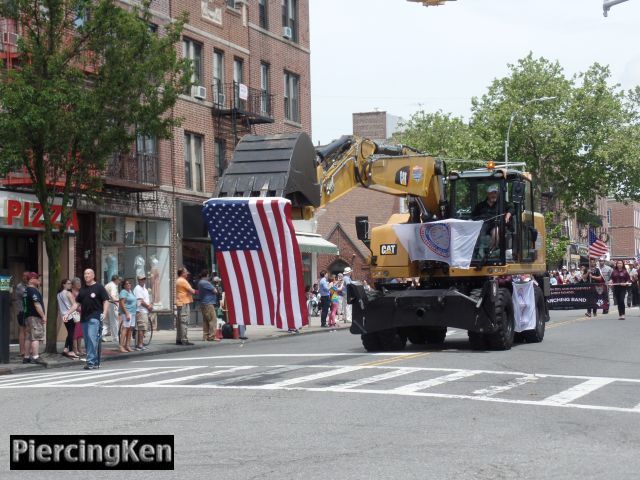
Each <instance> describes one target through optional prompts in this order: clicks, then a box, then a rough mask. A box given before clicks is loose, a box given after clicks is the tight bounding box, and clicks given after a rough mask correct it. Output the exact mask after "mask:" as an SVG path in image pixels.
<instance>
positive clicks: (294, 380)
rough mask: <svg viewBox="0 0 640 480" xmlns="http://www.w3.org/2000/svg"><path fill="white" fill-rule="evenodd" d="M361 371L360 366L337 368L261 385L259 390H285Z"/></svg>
mask: <svg viewBox="0 0 640 480" xmlns="http://www.w3.org/2000/svg"><path fill="white" fill-rule="evenodd" d="M361 369H362V367H360V366H353V367H342V368H336V369H335V370H327V371H325V372H320V373H314V374H312V375H305V376H304V377H297V378H290V379H288V380H282V381H281V382H276V383H269V384H267V385H261V386H260V387H258V388H263V389H277V388H283V387H290V386H292V385H297V384H300V383H306V382H312V381H313V380H320V379H321V378H328V377H333V376H336V375H342V374H343V373H350V372H354V371H356V370H361Z"/></svg>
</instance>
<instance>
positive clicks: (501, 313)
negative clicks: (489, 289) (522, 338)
mask: <svg viewBox="0 0 640 480" xmlns="http://www.w3.org/2000/svg"><path fill="white" fill-rule="evenodd" d="M495 308H496V323H497V324H498V330H497V331H496V332H495V333H489V334H487V335H486V336H485V338H486V341H487V343H488V344H489V347H490V348H491V349H493V350H509V349H510V348H511V346H512V345H513V337H514V333H515V329H514V323H515V322H514V316H513V303H511V293H510V292H509V290H507V289H506V288H500V289H498V297H497V298H496V303H495Z"/></svg>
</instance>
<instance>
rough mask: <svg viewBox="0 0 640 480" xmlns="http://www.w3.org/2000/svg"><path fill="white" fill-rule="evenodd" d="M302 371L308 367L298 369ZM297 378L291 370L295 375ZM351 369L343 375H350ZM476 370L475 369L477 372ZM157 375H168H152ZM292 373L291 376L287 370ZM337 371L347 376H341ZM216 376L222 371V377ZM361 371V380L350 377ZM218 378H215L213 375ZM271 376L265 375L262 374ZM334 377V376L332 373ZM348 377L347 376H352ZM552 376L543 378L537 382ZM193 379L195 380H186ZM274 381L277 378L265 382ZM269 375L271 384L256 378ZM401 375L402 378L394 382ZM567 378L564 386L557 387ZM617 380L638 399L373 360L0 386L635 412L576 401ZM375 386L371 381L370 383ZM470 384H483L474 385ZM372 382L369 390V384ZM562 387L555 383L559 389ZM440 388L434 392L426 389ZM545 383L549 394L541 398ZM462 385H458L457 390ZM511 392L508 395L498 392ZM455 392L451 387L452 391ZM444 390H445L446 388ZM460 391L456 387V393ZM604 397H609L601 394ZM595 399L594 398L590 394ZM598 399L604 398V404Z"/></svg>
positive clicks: (638, 383)
mask: <svg viewBox="0 0 640 480" xmlns="http://www.w3.org/2000/svg"><path fill="white" fill-rule="evenodd" d="M303 370H307V372H304V373H308V370H311V371H312V372H314V371H315V373H310V374H303ZM296 374H297V375H298V376H295V375H296ZM350 374H351V375H350ZM409 374H411V375H412V378H411V380H420V378H421V377H422V378H424V377H425V376H429V375H430V376H433V375H434V374H435V375H439V376H436V377H435V378H425V379H423V380H420V381H411V382H410V381H409V380H407V379H405V381H406V382H407V383H406V384H405V385H401V386H398V384H399V381H398V380H397V379H398V378H400V379H401V377H404V376H407V375H409ZM480 374H481V375H480ZM160 375H165V376H167V377H168V378H161V379H157V378H155V379H154V378H152V377H158V376H160ZM277 375H283V376H289V377H291V378H286V377H285V379H280V378H278V377H276V378H275V379H274V378H273V377H274V376H277ZM292 375H293V376H292ZM340 375H345V376H348V377H351V378H352V379H350V380H349V379H347V380H345V379H344V378H342V379H341V378H339V376H340ZM223 376H224V377H223ZM359 376H362V378H357V377H359ZM474 376H475V378H473V381H472V382H459V384H458V385H457V386H449V385H450V384H453V383H454V382H456V381H457V380H463V379H465V378H469V377H474ZM221 377H223V378H221ZM270 377H271V378H270ZM336 377H338V378H336ZM354 377H355V379H353V378H354ZM416 377H417V378H416ZM545 379H547V380H549V379H550V380H558V381H551V382H550V381H545V382H543V380H545ZM194 380H203V381H202V382H194ZM273 380H278V381H273ZM265 381H271V383H266V384H265V383H262V382H265ZM400 381H402V379H401V380H400ZM568 382H570V384H571V385H573V386H570V387H569V388H565V389H564V390H562V391H559V392H558V390H560V389H561V388H564V385H566V384H567V383H568ZM620 382H622V383H625V384H627V385H629V384H630V385H632V386H633V388H635V391H636V392H637V396H638V397H639V398H640V379H633V378H631V379H629V378H605V377H587V376H577V375H553V374H546V373H536V374H533V373H524V372H517V371H491V370H465V369H455V368H434V367H405V366H396V365H394V366H389V365H385V366H380V365H375V366H372V365H347V366H345V365H335V364H305V363H302V364H290V365H255V364H254V365H219V364H218V365H215V364H214V365H202V364H200V365H184V364H177V365H176V364H174V365H171V366H169V365H164V364H163V365H161V366H153V367H148V366H143V367H136V368H121V369H114V370H108V369H102V370H97V371H90V372H89V371H82V372H78V371H63V370H60V371H55V372H45V373H41V374H22V375H13V376H11V378H1V379H0V389H25V388H62V389H65V388H89V387H93V388H161V387H164V388H175V389H220V390H223V389H246V390H263V391H265V390H267V391H268V390H280V391H289V390H291V391H307V392H317V393H325V392H326V393H334V394H350V393H358V394H361V395H367V394H376V395H396V396H411V397H415V398H425V399H429V398H431V399H457V400H475V401H482V402H495V403H503V404H504V403H507V404H516V405H531V406H543V407H559V408H576V409H586V410H594V411H609V412H625V413H632V414H638V413H640V403H637V402H638V400H637V399H636V400H635V401H632V402H629V405H628V406H617V405H616V406H613V405H590V404H587V402H583V403H578V401H579V400H580V399H581V398H584V397H585V396H587V395H588V394H590V393H592V392H595V391H598V390H599V389H602V388H605V389H606V388H607V386H608V385H610V384H616V383H620ZM374 384H375V385H374ZM478 384H484V385H486V386H485V387H484V388H479V387H478ZM530 384H535V385H534V387H532V388H534V389H535V390H533V392H534V395H535V397H533V398H532V397H531V393H532V390H531V389H527V390H526V391H519V392H518V391H517V389H518V388H519V387H523V386H525V385H530ZM370 385H374V386H375V388H370V387H369V386H370ZM560 385H562V386H563V387H560ZM437 386H442V388H440V389H438V390H436V391H434V390H433V388H434V387H437ZM550 389H556V392H557V393H554V394H552V395H549V396H546V397H545V398H543V399H540V398H542V395H541V392H545V394H546V395H548V393H551V392H550V391H549V390H550ZM465 390H466V391H465ZM512 390H514V391H515V393H514V394H513V395H510V396H509V398H507V397H505V396H501V395H502V394H504V393H505V392H509V391H512ZM454 391H455V392H456V393H453V392H454ZM449 392H451V393H449ZM458 392H460V393H458ZM607 395H608V396H609V397H607ZM591 398H596V397H591ZM597 398H600V399H602V398H611V399H612V403H613V402H616V403H618V402H619V401H620V399H618V397H617V396H616V389H615V388H610V389H609V390H608V391H606V392H605V395H599V396H598V397H597ZM605 403H606V402H605Z"/></svg>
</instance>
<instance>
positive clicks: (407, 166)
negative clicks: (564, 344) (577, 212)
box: [216, 133, 549, 351]
mask: <svg viewBox="0 0 640 480" xmlns="http://www.w3.org/2000/svg"><path fill="white" fill-rule="evenodd" d="M486 163H487V164H486V166H485V167H483V168H472V169H470V170H466V171H450V172H447V171H446V164H445V161H444V160H443V159H440V158H434V157H431V156H428V155H424V154H422V153H420V152H418V151H416V150H414V149H412V148H410V147H407V146H395V145H384V144H380V143H377V142H375V141H372V140H370V139H365V138H358V137H355V136H343V137H341V138H340V139H338V140H336V141H334V142H332V143H330V144H329V145H326V146H323V147H317V148H314V146H313V144H312V142H311V139H310V138H309V137H308V136H307V135H306V134H304V133H296V134H281V135H266V136H258V135H247V136H245V137H243V139H242V140H241V141H240V142H239V143H238V145H237V147H236V149H235V152H234V155H233V159H232V161H231V162H230V164H229V166H228V167H227V169H226V171H225V173H224V175H223V176H222V178H221V179H220V181H219V183H218V187H217V192H216V196H218V197H243V196H244V197H274V196H282V197H286V198H288V199H289V200H291V202H292V207H293V216H294V219H295V218H298V219H309V218H312V216H313V214H314V210H315V209H317V208H322V207H324V206H325V205H327V204H328V203H329V202H331V201H334V200H336V199H337V198H339V197H341V196H342V195H345V194H346V193H347V192H349V191H350V190H351V189H353V188H357V187H363V188H369V189H372V190H379V191H383V192H386V193H388V194H390V195H395V196H400V197H403V198H405V199H406V206H407V209H406V210H407V213H398V214H394V215H392V216H391V218H389V220H388V223H387V224H385V225H381V226H377V227H375V228H371V229H370V228H369V222H368V217H367V216H366V215H365V214H366V211H363V215H362V216H358V217H356V230H357V234H358V239H359V240H361V241H362V242H364V244H365V245H366V246H367V247H368V249H369V250H370V252H371V254H370V257H369V264H370V267H371V275H372V277H373V280H374V286H375V288H374V289H373V290H365V288H364V286H363V285H362V284H361V283H359V282H353V283H351V284H350V285H349V287H348V292H347V298H348V303H349V304H351V305H352V324H351V327H350V329H351V332H352V333H353V334H358V335H360V336H361V338H362V343H363V346H364V347H365V349H366V350H367V351H380V350H382V351H384V350H398V349H402V348H404V346H405V345H406V342H407V340H409V341H411V342H412V343H414V344H424V343H431V344H441V343H443V342H444V341H445V337H446V333H447V328H448V327H454V328H459V329H464V330H467V331H468V336H469V341H470V342H471V345H472V347H473V348H475V349H485V348H489V349H496V350H508V349H510V348H511V346H512V344H513V343H514V341H515V342H518V341H524V342H540V341H542V339H543V338H544V332H545V322H546V321H547V320H548V319H549V316H548V309H547V306H546V297H547V296H548V295H549V281H548V278H547V277H545V272H546V262H545V250H544V245H545V239H544V235H545V228H544V219H543V216H542V215H541V214H540V213H538V212H536V211H535V210H534V205H535V202H534V188H533V187H532V178H531V175H530V174H529V173H526V172H523V171H520V170H518V169H517V168H513V165H512V168H506V167H504V166H500V165H493V162H486ZM492 193H493V194H494V195H493V204H492V206H491V208H490V211H489V212H487V211H485V212H480V213H479V212H478V208H479V207H480V206H481V205H480V204H482V203H483V202H484V201H485V200H487V198H489V197H490V196H491V194H492ZM485 206H486V205H485ZM362 208H363V210H365V209H366V208H367V206H366V205H363V206H362ZM487 213H488V214H487ZM446 219H457V220H477V221H478V220H482V221H483V223H482V228H481V230H480V233H479V234H478V238H477V241H476V243H475V246H474V247H473V253H472V255H471V258H470V260H469V261H470V264H469V268H460V267H453V266H450V265H449V264H448V263H444V262H443V261H436V260H432V259H430V260H412V259H411V258H410V256H409V252H408V250H407V249H406V248H405V247H404V245H403V243H402V242H401V241H400V239H399V238H398V235H397V234H396V229H394V225H395V226H398V225H406V224H428V223H433V222H439V221H443V220H446ZM514 278H516V279H524V280H531V281H534V282H535V283H534V285H535V286H534V298H535V305H533V306H532V308H534V310H535V317H536V318H535V327H534V328H531V329H528V330H524V331H516V330H517V326H516V323H515V315H514V305H513V303H514V302H513V301H512V291H513V290H512V281H513V279H514Z"/></svg>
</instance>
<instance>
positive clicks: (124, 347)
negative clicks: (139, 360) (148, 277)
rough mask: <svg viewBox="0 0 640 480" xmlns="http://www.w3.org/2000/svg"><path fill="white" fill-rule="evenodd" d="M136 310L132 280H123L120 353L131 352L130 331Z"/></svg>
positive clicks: (133, 323) (136, 302) (120, 309)
mask: <svg viewBox="0 0 640 480" xmlns="http://www.w3.org/2000/svg"><path fill="white" fill-rule="evenodd" d="M137 309H138V299H137V298H136V296H135V294H134V293H133V279H129V278H125V279H124V281H123V282H122V290H120V308H119V309H118V310H119V311H120V319H121V321H122V330H121V331H120V347H119V348H118V350H119V351H120V353H127V352H132V351H133V349H132V348H131V346H130V343H131V329H132V328H133V326H134V325H135V321H136V310H137ZM136 345H137V340H136Z"/></svg>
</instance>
